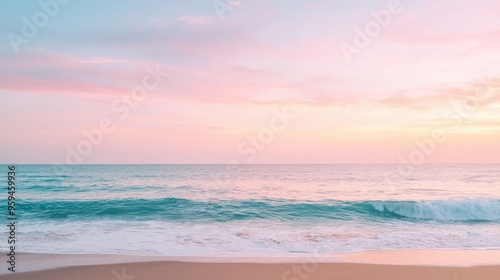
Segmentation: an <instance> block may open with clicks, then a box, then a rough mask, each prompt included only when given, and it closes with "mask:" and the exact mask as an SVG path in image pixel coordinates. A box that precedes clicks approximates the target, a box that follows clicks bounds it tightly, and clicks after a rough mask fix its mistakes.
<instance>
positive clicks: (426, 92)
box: [0, 0, 500, 163]
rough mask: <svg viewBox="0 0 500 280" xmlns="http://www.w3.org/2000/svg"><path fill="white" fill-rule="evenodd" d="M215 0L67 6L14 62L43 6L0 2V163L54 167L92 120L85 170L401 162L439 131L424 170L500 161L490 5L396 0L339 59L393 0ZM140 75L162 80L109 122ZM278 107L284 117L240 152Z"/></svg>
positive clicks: (496, 22) (495, 24) (497, 42)
mask: <svg viewBox="0 0 500 280" xmlns="http://www.w3.org/2000/svg"><path fill="white" fill-rule="evenodd" d="M47 1H49V0H42V2H47ZM224 2H229V3H230V4H231V5H232V7H231V9H232V10H231V11H227V12H225V13H224V16H223V18H221V17H220V16H219V15H218V13H217V10H216V8H215V7H214V5H213V2H212V0H203V1H201V0H193V1H185V0H184V1H159V0H158V1H154V0H148V1H118V0H114V1H83V0H72V1H69V3H67V4H60V6H59V11H58V12H57V13H55V15H54V16H53V17H50V18H49V21H48V24H47V25H46V26H44V27H42V28H39V30H38V31H37V32H36V34H35V36H33V38H29V39H28V42H27V43H22V44H20V45H19V46H18V52H17V53H16V52H15V48H13V46H12V44H11V39H10V38H11V37H12V34H13V33H14V34H17V35H22V28H23V25H24V24H25V23H24V22H23V17H26V18H27V19H28V20H30V21H32V18H33V15H34V14H35V13H36V12H37V11H40V10H42V8H41V6H40V5H39V4H38V1H14V0H10V1H2V3H1V4H0V7H1V9H0V23H1V24H0V30H1V35H2V40H1V41H0V59H1V60H0V61H1V63H0V104H1V110H0V117H1V119H2V124H3V125H2V133H1V134H2V137H1V138H0V159H1V160H0V161H1V162H3V163H52V162H60V163H64V162H65V158H66V156H67V154H68V148H69V149H76V148H77V145H78V143H80V142H81V141H84V140H85V139H86V138H85V136H84V135H83V134H82V131H84V130H93V129H96V128H98V127H99V122H100V121H101V120H102V119H109V120H111V121H112V123H113V125H114V127H115V129H114V131H113V132H112V133H108V134H105V135H104V139H103V142H102V144H99V145H96V146H95V147H93V149H92V152H91V153H90V154H89V155H86V156H83V157H82V163H226V162H228V161H230V160H236V161H237V162H239V163H398V162H399V160H400V158H401V157H403V158H405V157H408V155H410V154H411V153H412V151H414V150H415V149H417V148H418V146H417V144H416V142H418V141H425V139H429V138H430V137H431V135H432V133H433V131H436V129H438V130H440V131H441V132H443V133H444V134H445V136H446V141H444V142H443V143H437V144H436V147H435V152H433V153H432V154H430V155H428V156H427V157H426V159H425V163H493V162H499V161H500V147H499V140H500V91H499V87H500V79H499V78H498V77H499V76H498V75H500V52H499V50H500V16H499V15H500V4H499V2H498V0H479V1H451V0H445V1H430V0H429V1H410V0H401V1H399V6H398V7H399V8H398V10H399V12H398V13H397V14H392V15H391V19H390V22H389V23H388V24H387V26H382V27H381V28H380V32H379V34H377V35H375V36H373V37H370V42H369V43H368V44H367V46H364V47H363V48H358V51H357V52H356V53H353V54H352V55H351V56H350V57H349V59H347V58H346V56H345V54H344V53H343V51H342V48H341V46H342V44H344V45H345V44H350V45H354V43H355V36H356V34H357V31H356V30H358V29H360V30H363V29H365V27H366V25H367V24H370V22H373V21H374V13H375V14H377V13H378V14H380V11H382V10H386V9H388V6H389V5H391V4H390V2H391V1H378V0H377V1H375V0H374V1H361V0H358V1H326V0H324V1H311V0H300V1H299V0H287V1H274V0H271V1H269V0H242V1H239V2H238V1H236V0H232V1H227V0H221V3H224ZM42 11H43V10H42ZM9 34H11V35H9ZM147 67H152V68H155V67H159V68H160V69H162V71H165V72H168V73H169V76H168V77H166V78H165V79H164V81H163V82H161V83H160V84H159V86H158V87H157V88H155V89H154V90H151V91H150V92H149V93H148V96H147V98H146V99H145V100H144V101H142V102H140V103H138V105H137V107H136V108H133V109H132V110H131V111H130V114H129V115H128V116H126V117H124V118H120V114H117V113H116V112H114V111H113V110H112V109H111V106H112V104H113V103H114V102H115V101H116V100H120V98H121V96H127V95H130V93H131V90H132V89H133V88H134V87H135V86H138V85H141V83H142V80H143V78H144V77H145V75H147V74H148V72H147V70H146V69H147ZM478 96H480V97H483V98H481V99H478ZM463 104H466V109H467V110H465V111H464V112H462V113H460V110H461V109H460V108H461V107H463ZM275 110H280V111H281V110H287V111H288V112H289V113H290V114H293V115H294V118H293V119H292V120H291V121H290V123H289V124H287V125H286V127H285V128H284V129H283V130H280V131H276V132H273V133H274V134H273V139H272V140H271V141H269V143H265V145H263V146H264V147H260V148H259V149H256V150H255V154H254V156H253V157H252V158H250V157H249V155H248V154H244V153H242V152H241V150H242V146H244V145H245V144H244V143H245V141H247V142H248V141H249V140H248V139H249V137H258V134H259V132H260V131H262V130H266V129H269V122H270V121H271V120H272V119H273V117H274V115H275ZM462 111H463V108H462ZM248 147H250V148H251V146H248ZM248 147H247V148H248Z"/></svg>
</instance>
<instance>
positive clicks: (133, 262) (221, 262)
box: [0, 251, 500, 280]
mask: <svg viewBox="0 0 500 280" xmlns="http://www.w3.org/2000/svg"><path fill="white" fill-rule="evenodd" d="M462 252H465V253H463V254H458V255H462V257H464V256H465V255H469V257H473V256H474V254H477V255H478V256H479V255H480V254H478V253H480V252H479V251H478V252H469V253H467V251H462ZM407 253H408V252H399V253H398V252H394V253H389V254H387V252H385V253H383V254H384V255H385V256H387V257H386V258H385V259H384V258H382V259H381V260H383V262H391V259H394V260H395V259H397V257H398V256H400V259H401V260H406V261H408V255H407ZM428 253H430V252H420V253H419V254H417V259H416V260H415V263H417V264H418V263H421V262H422V259H420V260H419V259H418V258H419V257H422V256H425V255H426V254H427V255H428ZM450 253H451V252H450V251H448V252H445V253H441V254H437V256H441V257H443V256H445V255H449V254H450ZM483 253H484V252H483ZM380 254H381V252H371V253H368V254H366V253H362V254H351V255H350V256H349V255H348V256H347V257H345V258H342V259H338V260H337V261H333V260H328V259H317V260H315V259H300V260H299V259H295V260H293V259H276V262H272V259H271V258H269V259H265V260H262V259H261V261H260V262H259V261H258V260H251V259H247V260H245V259H220V258H219V259H215V258H212V259H211V258H198V259H196V258H191V259H190V258H175V259H174V258H170V259H169V258H167V257H139V256H135V257H131V256H111V255H60V254H56V255H52V254H22V255H21V258H20V264H19V265H20V266H21V267H23V266H24V269H21V272H16V273H8V274H5V273H4V272H2V273H3V274H2V275H0V279H22V280H30V279H37V280H45V279H47V280H49V279H50V280H66V279H72V280H80V279H81V280H83V279H93V280H100V279H102V280H110V279H111V280H133V279H135V280H140V279H148V280H155V279H158V280H159V279H183V280H184V279H185V280H190V279H193V280H195V279H196V280H197V279H209V280H226V279H227V280H229V279H241V280H245V279H262V280H267V279H269V280H271V279H273V280H274V279H283V280H301V279H310V280H315V279H340V280H342V279H354V280H356V279H374V280H377V279H384V280H387V279H398V280H399V279H415V280H417V279H430V280H432V279H436V280H437V279H440V280H445V279H446V280H455V279H460V280H464V279H474V280H477V279H480V280H488V279H492V280H493V279H494V280H498V279H499V277H500V265H477V266H463V265H450V263H453V262H450V263H448V264H447V265H401V264H373V263H352V262H344V261H345V260H353V261H355V260H361V259H366V257H368V258H370V255H371V257H373V256H375V255H379V256H380ZM495 254H496V255H498V251H492V252H490V253H488V254H486V255H485V254H482V255H483V256H487V257H491V256H494V255H495ZM356 256H357V257H356ZM456 260H460V258H458V259H457V258H455V261H456ZM339 261H340V262H339ZM23 262H24V264H23ZM58 266H59V267H58ZM23 270H24V271H25V272H22V271H23ZM30 270H31V271H30Z"/></svg>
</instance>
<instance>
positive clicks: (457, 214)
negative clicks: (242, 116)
mask: <svg viewBox="0 0 500 280" xmlns="http://www.w3.org/2000/svg"><path fill="white" fill-rule="evenodd" d="M18 207H19V210H18V211H19V214H20V216H21V217H22V218H26V219H53V220H59V219H72V218H74V219H79V220H81V219H88V220H97V219H124V220H175V221H185V222H191V221H200V220H201V221H207V222H210V221H217V222H227V221H235V220H250V219H267V220H282V221H308V220H315V219H320V220H368V221H370V220H371V221H378V220H408V221H448V222H481V221H483V222H500V200H493V199H462V200H436V201H333V200H332V201H321V202H298V201H293V200H224V201H196V200H190V199H184V198H175V197H170V198H161V199H118V200H62V201H47V200H40V201H22V200H21V201H19V202H18Z"/></svg>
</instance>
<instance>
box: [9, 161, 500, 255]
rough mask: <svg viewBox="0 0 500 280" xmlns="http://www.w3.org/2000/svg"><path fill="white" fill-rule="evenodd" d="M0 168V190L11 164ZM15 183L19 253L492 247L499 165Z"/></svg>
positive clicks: (107, 171) (105, 171)
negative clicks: (409, 169)
mask: <svg viewBox="0 0 500 280" xmlns="http://www.w3.org/2000/svg"><path fill="white" fill-rule="evenodd" d="M1 170H2V171H1V172H0V176H1V177H0V178H2V181H3V183H2V184H3V185H5V186H6V181H7V178H6V176H7V172H8V169H7V166H6V165H2V166H1ZM403 173H404V174H403ZM16 182H17V184H16V186H17V188H16V193H15V196H16V202H17V204H16V215H17V216H18V220H17V231H18V232H17V236H16V238H17V243H16V244H17V247H16V250H17V251H18V252H35V253H69V254H125V255H151V256H201V257H210V256H284V255H293V256H300V255H303V254H311V253H314V254H319V255H325V256H328V255H330V254H334V253H338V252H360V251H369V250H418V249H464V250H473V249H481V250H493V249H499V248H500V165H495V164H489V165H486V164H485V165H420V166H413V167H412V172H411V174H408V172H401V166H398V165H240V166H228V165H223V164H222V165H16ZM4 192H5V194H4V197H7V188H6V187H5V188H4ZM4 204H5V206H4V211H3V212H4V217H5V219H4V220H5V221H6V215H7V214H6V210H5V209H6V207H7V206H6V204H7V202H6V200H4ZM2 234H3V235H4V238H2V239H4V240H7V233H6V231H5V230H3V231H2ZM7 248H8V244H7V241H5V242H0V249H1V250H2V251H7Z"/></svg>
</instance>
